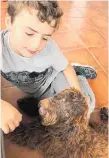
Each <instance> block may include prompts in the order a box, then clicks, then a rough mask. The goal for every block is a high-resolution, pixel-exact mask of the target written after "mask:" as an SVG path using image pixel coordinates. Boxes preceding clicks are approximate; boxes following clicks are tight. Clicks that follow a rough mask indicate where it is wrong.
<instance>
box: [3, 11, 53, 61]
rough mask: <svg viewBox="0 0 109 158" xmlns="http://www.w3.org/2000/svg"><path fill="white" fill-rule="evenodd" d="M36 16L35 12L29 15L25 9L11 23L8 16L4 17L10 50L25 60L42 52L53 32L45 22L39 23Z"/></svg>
mask: <svg viewBox="0 0 109 158" xmlns="http://www.w3.org/2000/svg"><path fill="white" fill-rule="evenodd" d="M36 14H37V11H34V10H32V13H30V12H29V11H28V10H27V9H23V10H22V11H21V12H20V13H19V14H18V15H17V16H16V17H15V19H14V22H13V23H11V18H10V17H9V16H7V17H6V25H7V29H8V30H9V32H10V46H11V48H12V49H13V50H14V52H16V53H17V54H19V55H21V56H24V57H27V58H29V57H32V56H33V55H35V54H37V53H38V52H39V51H40V50H42V49H43V48H44V47H45V45H46V42H47V40H48V39H49V38H50V36H51V35H52V34H53V32H54V28H52V27H51V26H50V25H49V24H48V23H47V22H44V23H42V22H40V21H39V20H38V18H37V16H36ZM53 22H54V21H53Z"/></svg>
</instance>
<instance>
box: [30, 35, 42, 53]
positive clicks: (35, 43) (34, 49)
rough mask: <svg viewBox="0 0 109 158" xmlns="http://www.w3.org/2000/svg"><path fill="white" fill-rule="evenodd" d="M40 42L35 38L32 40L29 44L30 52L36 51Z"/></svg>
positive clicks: (39, 39)
mask: <svg viewBox="0 0 109 158" xmlns="http://www.w3.org/2000/svg"><path fill="white" fill-rule="evenodd" d="M41 41H42V38H37V39H35V40H33V41H32V42H31V50H32V51H38V50H39V47H40V44H41Z"/></svg>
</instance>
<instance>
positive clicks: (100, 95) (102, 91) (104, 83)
mask: <svg viewBox="0 0 109 158" xmlns="http://www.w3.org/2000/svg"><path fill="white" fill-rule="evenodd" d="M89 83H90V85H91V87H92V89H93V92H94V94H95V97H96V106H99V107H102V106H107V101H108V78H107V75H106V74H105V73H104V72H103V71H99V72H98V76H97V78H96V79H95V80H90V81H89Z"/></svg>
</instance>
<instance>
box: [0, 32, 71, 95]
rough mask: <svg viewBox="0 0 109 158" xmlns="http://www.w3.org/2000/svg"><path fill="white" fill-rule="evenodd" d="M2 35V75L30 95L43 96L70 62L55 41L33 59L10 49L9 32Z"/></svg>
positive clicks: (49, 43) (50, 41) (49, 41)
mask: <svg viewBox="0 0 109 158" xmlns="http://www.w3.org/2000/svg"><path fill="white" fill-rule="evenodd" d="M0 33H1V45H2V67H1V74H2V76H3V77H4V78H5V79H7V80H8V81H10V82H12V83H13V84H14V85H15V86H17V87H18V88H20V89H21V90H23V91H24V92H27V93H29V94H34V93H37V95H36V96H37V97H39V95H42V94H43V93H44V92H45V91H46V89H47V88H48V87H49V85H50V84H51V82H52V81H53V80H54V78H55V77H56V76H57V74H58V73H59V72H60V71H63V70H64V69H65V68H66V67H67V65H68V60H67V59H66V58H65V57H64V56H63V54H62V53H61V52H60V49H59V47H58V46H57V44H56V43H55V42H54V41H53V40H51V39H50V40H48V42H47V44H46V46H45V48H44V49H43V50H41V51H40V52H39V53H38V54H36V55H34V56H32V57H31V58H26V57H22V56H20V55H18V54H16V53H15V52H13V50H12V49H11V47H10V44H9V32H8V31H7V30H3V31H1V32H0Z"/></svg>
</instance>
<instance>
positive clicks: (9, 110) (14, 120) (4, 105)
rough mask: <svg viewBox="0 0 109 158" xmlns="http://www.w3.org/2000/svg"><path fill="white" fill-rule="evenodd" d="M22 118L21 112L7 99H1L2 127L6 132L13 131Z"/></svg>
mask: <svg viewBox="0 0 109 158" xmlns="http://www.w3.org/2000/svg"><path fill="white" fill-rule="evenodd" d="M21 120H22V115H21V114H20V112H19V111H18V110H17V109H16V108H14V107H13V106H12V105H11V104H9V103H8V102H6V101H3V100H2V101H1V121H0V128H1V129H2V130H3V131H4V133H5V134H8V133H9V132H12V131H13V130H14V129H15V128H16V127H18V126H19V123H20V121H21Z"/></svg>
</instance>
